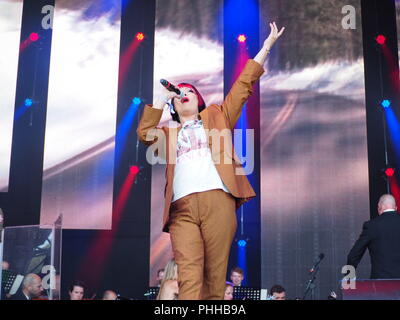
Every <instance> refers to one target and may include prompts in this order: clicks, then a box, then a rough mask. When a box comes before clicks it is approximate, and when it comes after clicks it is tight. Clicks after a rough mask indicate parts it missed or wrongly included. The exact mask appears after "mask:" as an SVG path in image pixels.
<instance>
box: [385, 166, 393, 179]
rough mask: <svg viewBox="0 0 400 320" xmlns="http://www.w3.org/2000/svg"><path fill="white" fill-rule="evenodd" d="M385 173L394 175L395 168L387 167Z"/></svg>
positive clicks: (390, 175) (389, 175)
mask: <svg viewBox="0 0 400 320" xmlns="http://www.w3.org/2000/svg"><path fill="white" fill-rule="evenodd" d="M385 174H386V176H387V177H393V176H394V169H393V168H387V169H385Z"/></svg>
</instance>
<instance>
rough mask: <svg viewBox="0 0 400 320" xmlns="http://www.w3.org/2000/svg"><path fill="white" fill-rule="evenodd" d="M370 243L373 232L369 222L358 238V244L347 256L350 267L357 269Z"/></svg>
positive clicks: (365, 224)
mask: <svg viewBox="0 0 400 320" xmlns="http://www.w3.org/2000/svg"><path fill="white" fill-rule="evenodd" d="M370 241H371V232H370V226H369V224H368V221H367V222H365V223H364V225H363V230H362V232H361V235H360V237H359V238H358V240H357V241H356V243H355V244H354V246H353V248H352V249H351V250H350V252H349V254H348V256H347V264H348V265H351V266H354V268H357V266H358V264H359V263H360V261H361V258H362V257H363V255H364V253H365V250H366V249H367V247H368V245H369V243H370Z"/></svg>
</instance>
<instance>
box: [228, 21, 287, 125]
mask: <svg viewBox="0 0 400 320" xmlns="http://www.w3.org/2000/svg"><path fill="white" fill-rule="evenodd" d="M269 25H270V27H271V32H270V34H269V36H268V38H267V39H266V40H265V41H264V44H263V47H262V48H261V50H260V51H259V52H258V53H257V55H256V56H255V57H254V59H253V60H251V59H249V61H248V62H247V64H246V66H245V67H244V69H243V71H242V72H241V74H240V75H239V77H238V79H237V80H236V81H235V83H234V84H233V86H232V88H231V90H230V91H229V93H228V95H227V96H226V98H225V100H224V102H223V104H222V110H223V111H224V113H225V116H226V117H227V118H228V121H229V124H230V127H231V129H233V128H234V127H235V124H236V122H237V120H238V119H239V117H240V113H241V111H242V107H243V105H244V104H245V103H246V101H247V99H248V98H249V96H250V95H251V94H252V93H253V85H254V83H255V82H256V81H257V80H258V79H259V78H260V77H261V75H262V74H263V73H264V68H263V65H264V62H265V60H266V58H267V56H268V53H269V51H270V50H271V48H272V46H273V45H274V43H275V41H276V40H277V39H278V38H279V37H280V36H281V35H282V33H283V31H284V30H285V28H282V29H281V31H279V32H278V28H277V26H276V24H275V22H274V23H270V24H269Z"/></svg>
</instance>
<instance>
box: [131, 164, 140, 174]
mask: <svg viewBox="0 0 400 320" xmlns="http://www.w3.org/2000/svg"><path fill="white" fill-rule="evenodd" d="M129 172H130V173H131V174H133V175H136V174H137V173H138V172H139V167H138V166H130V168H129Z"/></svg>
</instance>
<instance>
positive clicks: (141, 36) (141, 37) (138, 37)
mask: <svg viewBox="0 0 400 320" xmlns="http://www.w3.org/2000/svg"><path fill="white" fill-rule="evenodd" d="M136 39H138V40H139V41H142V40H143V39H144V34H143V33H141V32H139V33H137V34H136Z"/></svg>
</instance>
